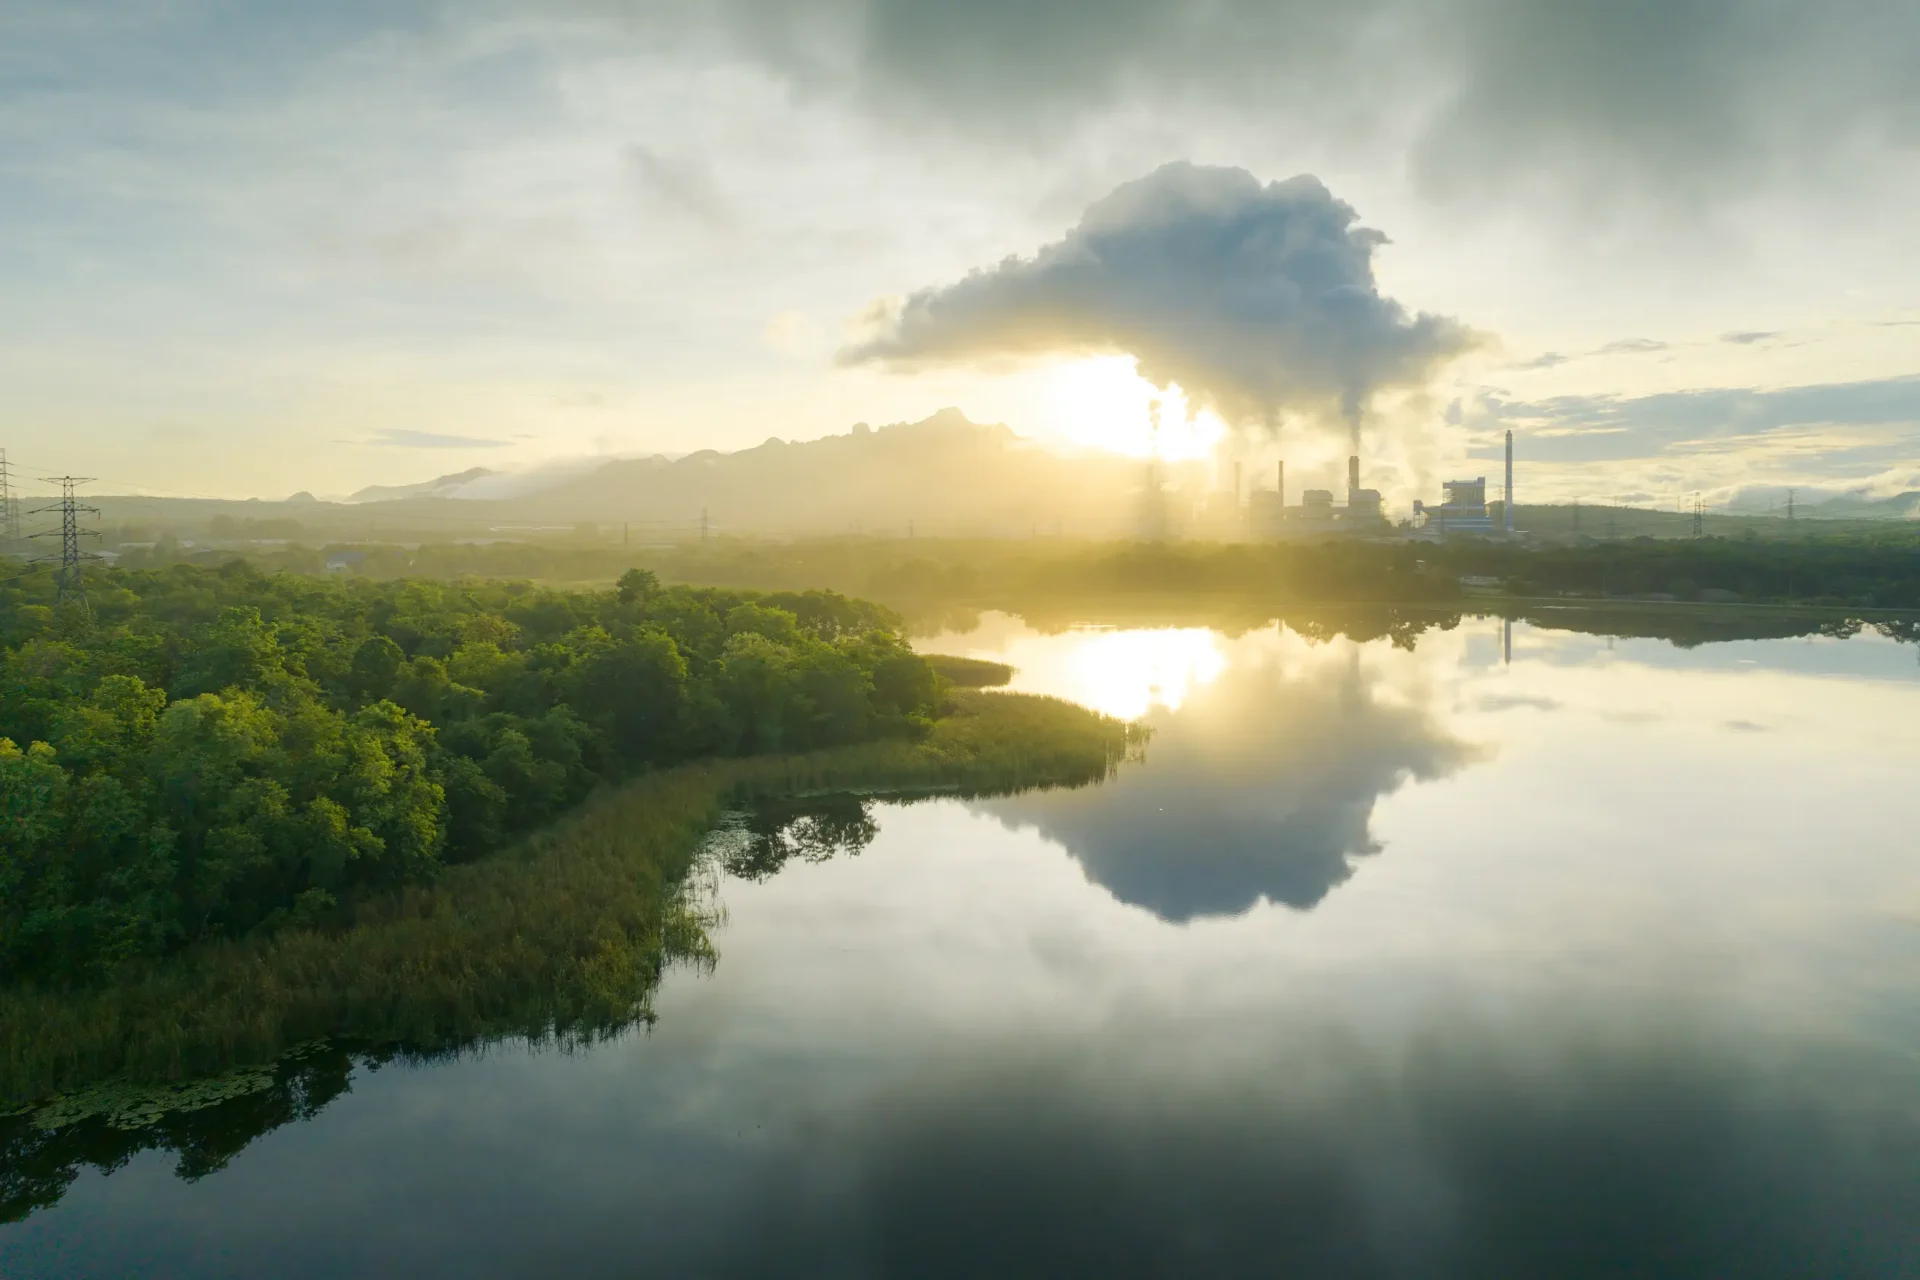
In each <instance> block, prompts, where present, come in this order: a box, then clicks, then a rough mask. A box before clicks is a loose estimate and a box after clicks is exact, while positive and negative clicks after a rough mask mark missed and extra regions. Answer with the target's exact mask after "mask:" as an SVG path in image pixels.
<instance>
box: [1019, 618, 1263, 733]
mask: <svg viewBox="0 0 1920 1280" xmlns="http://www.w3.org/2000/svg"><path fill="white" fill-rule="evenodd" d="M1033 639H1034V640H1035V641H1036V642H1037V643H1034V644H1032V645H1027V644H1023V643H1022V642H1021V640H1015V641H1013V643H1011V644H1009V645H1008V646H1007V648H1006V650H1005V651H1004V653H1003V654H996V655H995V656H996V657H997V658H998V659H999V660H1000V661H1004V662H1010V663H1012V664H1013V665H1014V667H1015V670H1016V674H1015V676H1014V679H1013V684H1012V686H1011V687H1012V688H1013V689H1015V690H1016V691H1021V690H1026V689H1029V688H1030V689H1032V690H1034V691H1042V692H1045V693H1048V694H1051V695H1053V696H1054V697H1060V698H1067V699H1069V700H1071V701H1073V702H1078V703H1080V704H1081V705H1082V706H1087V707H1092V708H1093V709H1094V710H1096V711H1099V712H1102V713H1104V714H1106V715H1110V716H1116V717H1118V718H1119V719H1122V720H1138V719H1139V718H1140V717H1141V716H1143V715H1145V714H1146V713H1147V712H1148V711H1149V710H1151V709H1152V708H1154V707H1165V708H1167V709H1168V710H1178V709H1179V707H1180V704H1181V703H1183V702H1185V701H1186V699H1187V695H1188V693H1189V692H1191V691H1192V690H1193V689H1195V688H1197V687H1200V686H1203V685H1209V684H1212V683H1213V682H1214V681H1215V680H1216V679H1218V678H1219V676H1220V673H1221V672H1222V671H1224V670H1226V667H1227V659H1226V655H1225V654H1223V653H1222V652H1221V651H1220V647H1219V643H1218V637H1217V636H1216V635H1215V634H1214V633H1213V632H1211V631H1208V630H1207V629H1205V628H1204V627H1189V628H1182V629H1178V630H1173V629H1169V630H1162V631H1111V630H1105V629H1093V628H1088V629H1086V630H1083V631H1074V632H1072V633H1071V643H1068V644H1064V645H1063V644H1062V643H1061V640H1060V637H1057V636H1053V637H1048V636H1034V637H1033Z"/></svg>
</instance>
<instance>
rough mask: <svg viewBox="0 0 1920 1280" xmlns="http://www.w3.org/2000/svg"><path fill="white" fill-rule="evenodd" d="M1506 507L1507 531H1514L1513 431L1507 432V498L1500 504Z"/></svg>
mask: <svg viewBox="0 0 1920 1280" xmlns="http://www.w3.org/2000/svg"><path fill="white" fill-rule="evenodd" d="M1500 505H1501V506H1502V507H1503V508H1505V515H1506V518H1507V532H1508V533H1512V532H1513V432H1511V431H1509V432H1507V500H1506V501H1505V502H1503V503H1501V504H1500Z"/></svg>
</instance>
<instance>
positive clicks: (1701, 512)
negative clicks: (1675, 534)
mask: <svg viewBox="0 0 1920 1280" xmlns="http://www.w3.org/2000/svg"><path fill="white" fill-rule="evenodd" d="M1706 511H1707V509H1706V506H1705V504H1703V503H1702V502H1701V500H1700V495H1699V494H1698V493H1695V494H1694V495H1693V536H1694V537H1696V538H1697V537H1699V536H1700V535H1701V533H1702V531H1703V527H1704V524H1705V520H1706Z"/></svg>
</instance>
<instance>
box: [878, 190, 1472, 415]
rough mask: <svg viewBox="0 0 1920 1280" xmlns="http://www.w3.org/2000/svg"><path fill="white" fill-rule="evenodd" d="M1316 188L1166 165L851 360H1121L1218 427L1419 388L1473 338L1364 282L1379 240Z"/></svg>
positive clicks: (939, 291)
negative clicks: (1096, 356) (1215, 417)
mask: <svg viewBox="0 0 1920 1280" xmlns="http://www.w3.org/2000/svg"><path fill="white" fill-rule="evenodd" d="M1357 218H1358V215H1357V214H1356V213H1355V212H1354V210H1353V207H1352V206H1351V205H1348V204H1347V203H1345V202H1344V201H1342V200H1339V199H1336V198H1335V197H1334V195H1333V194H1332V193H1331V192H1329V191H1328V190H1327V188H1326V187H1325V186H1324V185H1322V184H1321V183H1320V181H1319V180H1318V179H1316V178H1313V177H1309V176H1306V175H1301V176H1299V177H1295V178H1289V179H1288V180H1286V181H1284V182H1273V183H1269V184H1267V185H1265V186H1262V185H1261V184H1260V182H1259V180H1258V179H1256V178H1255V177H1254V176H1253V175H1252V174H1250V173H1247V172H1246V171H1245V170H1243V169H1231V168H1211V167H1203V166H1199V165H1192V164H1187V163H1184V162H1180V163H1174V164H1168V165H1163V166H1162V167H1160V168H1159V169H1156V170H1155V171H1154V172H1153V173H1151V174H1149V175H1148V176H1146V177H1144V178H1141V179H1138V180H1137V181H1134V182H1129V183H1126V184H1124V185H1123V186H1121V187H1119V188H1118V189H1116V190H1115V191H1114V192H1113V193H1112V194H1110V195H1108V196H1106V197H1105V198H1103V199H1101V200H1099V201H1097V202H1095V203H1094V204H1093V205H1092V206H1091V207H1090V208H1088V210H1087V211H1086V214H1085V216H1084V217H1082V218H1081V220H1080V223H1079V225H1078V226H1076V227H1074V228H1073V229H1072V230H1071V231H1069V232H1068V233H1067V235H1066V236H1065V237H1064V238H1063V239H1061V240H1059V241H1057V242H1055V243H1053V244H1050V245H1047V246H1045V247H1043V248H1042V249H1041V250H1040V251H1039V252H1038V253H1036V254H1035V255H1034V256H1033V257H1031V258H1019V257H1010V258H1008V259H1006V260H1005V261H1003V262H1001V263H1000V264H998V265H997V266H994V267H990V268H986V269H983V270H980V271H976V272H974V273H973V274H972V275H969V276H968V277H966V279H964V280H961V281H959V282H957V283H955V284H951V285H947V286H945V287H942V288H931V289H923V290H921V291H920V292H918V293H915V294H913V295H911V296H910V297H909V298H907V300H906V302H905V304H904V305H903V306H902V307H901V308H900V310H899V311H898V313H897V314H895V315H892V316H889V317H888V318H887V324H886V327H885V329H884V331H883V332H882V333H880V334H879V335H878V336H877V337H874V338H872V339H870V340H868V341H865V342H862V343H858V344H855V345H853V346H850V347H849V348H847V349H846V350H845V351H843V352H842V353H841V359H842V360H843V361H845V362H849V363H860V362H881V363H886V364H889V365H894V366H908V367H911V366H914V365H918V364H926V363H933V362H941V361H982V360H992V359H995V358H1001V357H1008V356H1038V355H1051V354H1072V353H1091V352H1124V353H1127V354H1129V355H1132V356H1134V357H1136V358H1137V359H1138V361H1139V368H1140V373H1141V375H1142V376H1143V377H1145V378H1148V379H1150V380H1151V381H1153V382H1155V383H1158V384H1160V385H1162V386H1166V385H1168V384H1170V383H1178V384H1180V386H1181V387H1182V388H1183V389H1184V390H1185V391H1186V393H1187V395H1188V396H1189V397H1190V398H1191V399H1192V400H1193V401H1194V402H1196V404H1198V405H1202V406H1206V407H1209V408H1213V409H1215V410H1217V411H1218V412H1220V414H1221V415H1222V416H1223V417H1224V418H1226V420H1227V421H1229V422H1241V421H1246V420H1251V419H1265V418H1269V417H1271V416H1272V415H1273V414H1275V413H1276V412H1289V413H1302V414H1308V415H1316V416H1327V415H1331V414H1338V415H1340V416H1342V417H1344V418H1346V419H1348V420H1357V419H1358V417H1359V415H1360V414H1361V413H1362V412H1363V411H1364V410H1365V408H1366V406H1367V403H1368V401H1369V400H1370V398H1371V397H1372V395H1373V393H1374V392H1376V391H1378V390H1382V389H1385V388H1391V387H1409V386H1419V385H1422V384H1424V383H1425V382H1426V381H1427V380H1428V378H1429V377H1430V376H1431V375H1432V374H1433V372H1434V371H1435V370H1436V369H1437V368H1438V367H1439V366H1440V365H1442V364H1444V363H1445V362H1446V361H1447V360H1448V359H1450V358H1451V357H1453V356H1455V355H1457V354H1459V353H1461V352H1463V351H1465V350H1467V349H1468V348H1469V347H1471V346H1473V345H1474V344H1475V342H1476V341H1477V337H1476V335H1475V334H1473V332H1472V331H1471V330H1469V329H1468V328H1467V327H1466V326H1465V325H1462V324H1461V323H1460V322H1458V321H1456V320H1452V319H1449V318H1447V317H1445V316H1437V315H1431V314H1428V313H1425V312H1422V313H1419V314H1417V315H1409V314H1408V312H1407V310H1406V308H1404V307H1402V306H1401V305H1400V304H1399V303H1398V302H1395V301H1394V300H1393V299H1391V298H1388V297H1385V296H1383V295H1382V294H1381V293H1380V291H1379V288H1378V287H1377V286H1376V284H1375V283H1374V276H1373V252H1374V250H1375V249H1376V248H1378V247H1379V246H1380V245H1381V244H1382V243H1384V242H1385V240H1386V237H1385V236H1383V235H1381V234H1380V233H1379V232H1377V231H1372V230H1368V229H1366V228H1363V227H1359V226H1356V225H1355V223H1356V221H1357Z"/></svg>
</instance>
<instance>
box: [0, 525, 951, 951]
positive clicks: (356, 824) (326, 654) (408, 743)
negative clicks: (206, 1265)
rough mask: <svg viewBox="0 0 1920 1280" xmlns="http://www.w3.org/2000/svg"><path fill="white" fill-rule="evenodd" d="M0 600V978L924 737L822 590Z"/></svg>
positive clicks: (900, 678) (922, 689) (313, 902)
mask: <svg viewBox="0 0 1920 1280" xmlns="http://www.w3.org/2000/svg"><path fill="white" fill-rule="evenodd" d="M89 594H90V597H91V603H92V616H91V618H90V619H89V618H88V617H87V616H85V615H84V614H82V613H80V612H79V611H78V610H75V609H74V608H72V607H71V606H67V607H64V608H62V609H60V610H58V611H56V610H55V609H54V608H53V607H52V604H51V600H52V589H51V583H50V581H49V580H48V579H47V578H46V577H45V576H44V575H40V574H35V575H28V576H25V577H20V578H16V579H14V580H12V581H10V582H8V583H6V584H4V585H0V645H4V659H3V660H0V824H4V826H3V828H0V830H4V846H0V973H4V974H7V975H11V976H22V975H26V976H37V977H46V978H73V977H79V976H84V975H85V974H88V973H98V972H103V971H107V970H111V969H113V968H115V967H117V966H119V965H121V964H123V963H125V962H127V961H129V960H134V959H137V958H142V957H151V956H155V955H159V954H162V953H165V952H167V951H170V950H172V949H174V948H176V947H179V946H181V945H183V944H185V943H189V942H192V941H195V940H199V939H204V938H209V937H223V936H225V937H231V936H235V935H238V934H242V933H245V932H248V931H249V930H256V929H260V928H263V927H265V928H269V929H271V928H273V927H276V926H277V925H279V924H281V923H283V922H286V921H289V920H292V921H311V920H314V919H317V918H322V917H324V916H326V914H327V913H329V912H331V911H333V910H334V909H335V908H336V906H337V905H338V904H340V903H341V902H343V901H344V900H345V898H346V896H347V895H351V894H353V893H355V892H357V891H362V890H367V889H373V888H382V887H390V886H395V885H400V884H405V883H408V882H414V881H418V880H421V879H423V878H426V877H428V876H430V875H431V874H432V873H433V871H434V870H435V868H436V867H437V866H438V865H440V864H441V863H443V862H446V861H461V860H467V859H471V858H474V857H476V856H478V855H480V854H483V853H486V852H487V851H489V850H491V849H494V848H496V847H498V846H499V845H501V844H502V843H503V842H505V841H506V840H508V839H509V838H510V837H512V836H514V835H516V834H517V833H520V832H524V831H527V830H528V829H530V828H532V827H535V826H537V825H539V824H541V823H543V822H545V821H547V820H548V819H550V818H552V817H553V816H554V815H556V814H557V813H559V812H561V811H562V810H564V809H566V808H568V807H570V806H572V805H574V804H575V803H577V802H578V801H579V800H581V799H582V798H583V797H584V796H585V795H586V794H587V792H588V791H589V790H591V789H592V788H593V786H594V785H595V783H596V782H598V781H599V780H601V779H603V778H607V777H611V776H615V775H618V774H621V773H624V772H628V771H631V770H633V769H636V768H647V767H656V766H661V765H666V764H671V763H674V762H676V761H682V760H687V759H693V758H701V757H710V756H725V755H738V754H749V753H759V752H776V751H794V750H808V749H813V748H818V747H827V746H833V745H837V744H843V743H851V742H857V741H864V740H870V739H875V738H881V737H886V736H890V735H900V736H906V735H914V734H917V733H919V732H921V731H923V730H924V727H925V725H926V723H927V721H928V720H929V718H930V717H931V716H932V715H933V714H934V713H935V710H936V704H937V703H938V701H939V696H940V695H939V689H940V682H939V679H938V677H937V676H936V675H935V674H934V672H933V671H932V669H931V668H930V667H929V666H928V665H927V664H926V663H925V662H924V661H923V660H921V659H920V658H918V657H916V656H915V655H914V654H913V653H912V652H911V651H910V650H909V649H908V648H907V647H906V646H905V645H904V643H903V642H902V641H901V640H900V639H899V638H898V636H897V635H896V634H895V633H894V631H893V630H892V624H893V621H894V620H893V618H892V616H891V615H890V614H888V613H887V612H886V611H885V610H883V609H881V608H879V607H878V606H875V605H871V604H867V603H865V602H862V601H857V600H851V599H847V598H845V597H843V596H838V595H834V594H832V593H827V592H805V593H780V594H773V595H756V594H754V593H751V592H746V591H737V590H718V589H704V588H691V587H669V588H663V587H661V585H660V584H659V582H658V581H657V580H656V579H655V578H654V577H653V575H652V574H650V573H647V572H645V571H640V570H635V571H632V572H629V573H628V574H626V575H625V576H624V577H622V578H621V579H620V581H619V585H618V587H617V588H616V589H614V590H612V591H606V592H599V593H586V592H560V591H552V590H543V589H540V588H537V587H533V586H530V585H528V584H525V583H500V582H485V583H482V582H461V583H457V584H451V585H442V584H435V583H431V582H421V581H402V582H373V581H367V580H360V579H343V578H340V577H337V576H336V577H302V576H296V575H291V574H275V575H272V576H262V575H260V574H259V573H257V572H256V571H255V570H253V569H251V568H249V566H247V565H246V564H244V563H242V562H237V561H236V562H233V563H231V564H228V565H226V566H224V567H222V568H220V569H218V570H209V569H204V568H196V567H191V566H184V565H177V566H172V567H169V568H166V569H157V570H145V571H115V572H108V573H104V574H100V575H97V576H94V577H92V578H91V579H90V582H89Z"/></svg>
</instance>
